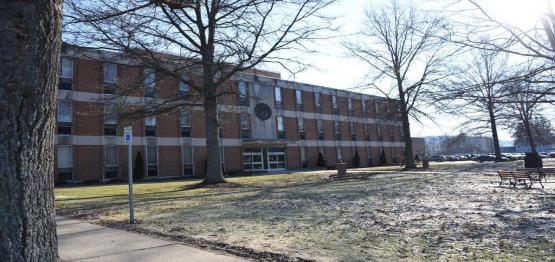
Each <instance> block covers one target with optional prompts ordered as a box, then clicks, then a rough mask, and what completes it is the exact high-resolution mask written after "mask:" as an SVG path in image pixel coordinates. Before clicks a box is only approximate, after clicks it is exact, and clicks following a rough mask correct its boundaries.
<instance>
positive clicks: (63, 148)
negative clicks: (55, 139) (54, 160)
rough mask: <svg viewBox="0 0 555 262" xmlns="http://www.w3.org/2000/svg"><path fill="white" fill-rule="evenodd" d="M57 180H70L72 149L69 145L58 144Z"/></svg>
mask: <svg viewBox="0 0 555 262" xmlns="http://www.w3.org/2000/svg"><path fill="white" fill-rule="evenodd" d="M57 151H58V152H57V155H58V180H71V179H72V169H73V149H72V147H71V145H58V146H57Z"/></svg>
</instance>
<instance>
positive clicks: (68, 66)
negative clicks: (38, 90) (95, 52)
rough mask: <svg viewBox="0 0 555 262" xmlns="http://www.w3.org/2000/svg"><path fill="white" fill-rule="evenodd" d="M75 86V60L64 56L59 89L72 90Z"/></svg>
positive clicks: (61, 61)
mask: <svg viewBox="0 0 555 262" xmlns="http://www.w3.org/2000/svg"><path fill="white" fill-rule="evenodd" d="M72 87H73V60H72V59H70V58H65V57H64V58H62V59H61V60H60V81H59V83H58V89H59V90H71V89H72Z"/></svg>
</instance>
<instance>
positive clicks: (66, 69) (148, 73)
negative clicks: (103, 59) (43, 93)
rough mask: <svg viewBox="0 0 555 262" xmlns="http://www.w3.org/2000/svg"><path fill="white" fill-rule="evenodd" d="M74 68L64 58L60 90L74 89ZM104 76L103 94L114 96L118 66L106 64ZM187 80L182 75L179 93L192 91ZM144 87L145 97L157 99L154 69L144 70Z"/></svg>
mask: <svg viewBox="0 0 555 262" xmlns="http://www.w3.org/2000/svg"><path fill="white" fill-rule="evenodd" d="M73 68H74V66H73V60H72V59H71V58H67V57H64V58H62V59H61V61H60V70H59V71H60V72H59V78H60V81H59V85H58V89H60V90H72V89H73ZM103 76H104V78H103V83H104V85H103V92H104V93H105V94H114V93H115V91H116V85H117V83H118V77H117V76H118V65H117V64H113V63H104V64H103ZM186 79H187V78H186V76H185V74H182V75H181V81H179V91H180V92H181V93H182V94H184V93H185V94H186V93H187V92H189V89H190V88H189V85H188V84H187V83H185V81H186ZM143 86H144V89H145V91H144V97H151V98H154V97H156V71H155V70H154V69H152V68H145V69H144V70H143Z"/></svg>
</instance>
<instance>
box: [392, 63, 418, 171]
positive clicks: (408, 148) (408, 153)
mask: <svg viewBox="0 0 555 262" xmlns="http://www.w3.org/2000/svg"><path fill="white" fill-rule="evenodd" d="M395 75H396V76H397V89H398V91H399V110H400V111H401V121H402V122H403V132H404V134H405V141H404V142H405V161H406V164H407V165H406V166H405V169H413V168H416V164H415V163H414V154H413V150H412V138H411V137H410V122H409V112H408V110H407V103H406V100H405V90H404V88H403V81H402V80H401V79H402V78H401V76H400V75H399V70H395Z"/></svg>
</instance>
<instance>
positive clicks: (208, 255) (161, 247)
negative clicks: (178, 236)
mask: <svg viewBox="0 0 555 262" xmlns="http://www.w3.org/2000/svg"><path fill="white" fill-rule="evenodd" d="M56 222H57V224H58V227H57V230H58V249H59V256H60V259H61V261H134V262H135V261H136V262H139V261H188V262H189V261H210V262H212V261H214V262H224V261H225V262H239V261H246V260H245V259H242V258H238V257H233V256H228V255H221V254H217V253H213V252H210V251H206V250H202V249H198V248H194V247H189V246H185V245H182V244H180V243H177V242H172V241H167V240H160V239H155V238H152V237H149V236H145V235H141V234H136V233H131V232H128V231H124V230H118V229H112V228H108V227H103V226H99V225H93V224H89V223H84V222H81V221H79V220H75V219H69V218H65V217H57V218H56Z"/></svg>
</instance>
